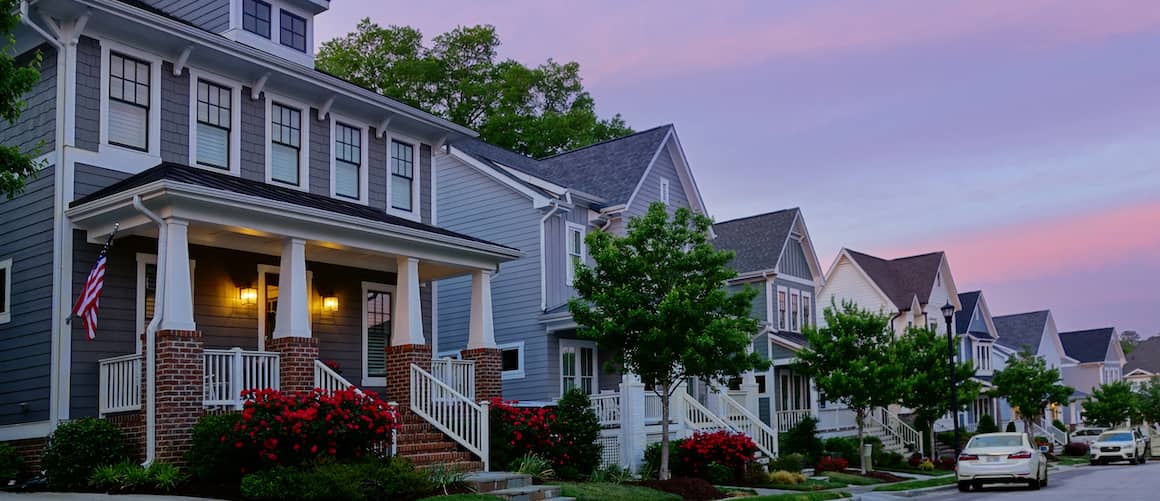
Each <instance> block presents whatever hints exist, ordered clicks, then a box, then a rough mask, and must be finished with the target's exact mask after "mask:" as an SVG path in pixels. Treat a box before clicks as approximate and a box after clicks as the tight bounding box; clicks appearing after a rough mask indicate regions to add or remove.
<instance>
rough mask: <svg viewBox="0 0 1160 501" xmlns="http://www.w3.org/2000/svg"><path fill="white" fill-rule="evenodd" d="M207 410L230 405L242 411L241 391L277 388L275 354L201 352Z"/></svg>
mask: <svg viewBox="0 0 1160 501" xmlns="http://www.w3.org/2000/svg"><path fill="white" fill-rule="evenodd" d="M203 360H204V362H203V363H204V367H205V384H204V390H203V399H204V405H205V406H206V407H215V406H230V407H234V408H235V409H241V408H242V406H243V404H244V403H245V401H244V400H243V399H242V391H243V390H249V389H266V388H269V389H274V390H277V389H278V388H279V381H278V373H279V370H280V366H279V365H278V354H277V353H274V352H265V351H244V350H242V349H241V348H233V349H230V350H204V354H203Z"/></svg>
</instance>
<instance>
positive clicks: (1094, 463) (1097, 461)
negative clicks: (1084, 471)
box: [1088, 459, 1100, 466]
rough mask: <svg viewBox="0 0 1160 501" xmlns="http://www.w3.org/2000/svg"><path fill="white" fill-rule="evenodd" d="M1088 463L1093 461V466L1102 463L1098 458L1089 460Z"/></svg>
mask: <svg viewBox="0 0 1160 501" xmlns="http://www.w3.org/2000/svg"><path fill="white" fill-rule="evenodd" d="M1088 463H1091V465H1092V466H1095V465H1098V464H1100V462H1099V460H1097V459H1093V460H1091V461H1088Z"/></svg>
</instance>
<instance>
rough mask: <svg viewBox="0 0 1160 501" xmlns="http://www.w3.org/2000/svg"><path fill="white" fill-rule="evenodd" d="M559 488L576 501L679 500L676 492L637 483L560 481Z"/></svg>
mask: <svg viewBox="0 0 1160 501" xmlns="http://www.w3.org/2000/svg"><path fill="white" fill-rule="evenodd" d="M560 488H561V490H562V491H563V492H562V493H561V495H563V496H564V497H570V498H576V501H606V500H607V501H680V500H681V497H680V496H677V495H676V494H669V493H667V492H661V491H658V490H656V489H649V488H647V487H640V486H637V485H621V484H613V483H608V482H584V483H573V482H562V483H560Z"/></svg>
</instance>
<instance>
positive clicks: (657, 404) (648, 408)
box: [644, 390, 675, 424]
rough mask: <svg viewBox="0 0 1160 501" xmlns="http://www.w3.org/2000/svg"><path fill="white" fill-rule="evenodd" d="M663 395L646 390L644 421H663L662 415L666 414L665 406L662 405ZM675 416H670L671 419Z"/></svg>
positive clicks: (651, 422)
mask: <svg viewBox="0 0 1160 501" xmlns="http://www.w3.org/2000/svg"><path fill="white" fill-rule="evenodd" d="M670 400H671V399H670ZM661 402H662V401H661V396H660V395H657V394H656V393H655V392H652V391H649V390H645V392H644V422H645V423H648V424H656V423H659V422H661V416H663V415H664V406H663V405H661ZM674 417H675V416H669V420H670V421H671V420H672V419H673V418H674Z"/></svg>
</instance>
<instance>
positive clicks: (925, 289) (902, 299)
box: [846, 249, 943, 311]
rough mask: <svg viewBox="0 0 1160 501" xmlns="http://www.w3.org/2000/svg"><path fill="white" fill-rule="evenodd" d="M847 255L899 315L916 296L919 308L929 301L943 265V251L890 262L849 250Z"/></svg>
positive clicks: (909, 305) (908, 307) (908, 306)
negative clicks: (888, 300)
mask: <svg viewBox="0 0 1160 501" xmlns="http://www.w3.org/2000/svg"><path fill="white" fill-rule="evenodd" d="M846 252H848V253H849V255H850V257H851V258H852V259H854V261H855V262H857V263H858V266H859V267H861V268H862V270H863V271H865V272H866V274H867V275H868V276H869V277H870V279H871V280H873V281H874V283H875V284H876V285H877V286H878V288H879V289H881V290H882V292H883V293H884V294H886V295H887V297H889V298H890V301H891V302H893V303H894V305H895V306H897V307H898V309H899V311H907V310H909V309H910V307H911V302H912V300H913V299H914V297H915V296H917V297H918V302H919V303H920V304H926V303H927V302H929V301H930V292H931V290H932V289H933V288H934V278H935V275H936V274H938V271H939V267H940V266H941V265H942V262H943V252H942V251H939V252H931V253H928V254H919V255H917V256H907V257H900V258H898V259H891V260H886V259H882V258H879V257H874V256H871V255H869V254H865V253H862V252H857V251H853V250H850V249H846Z"/></svg>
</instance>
